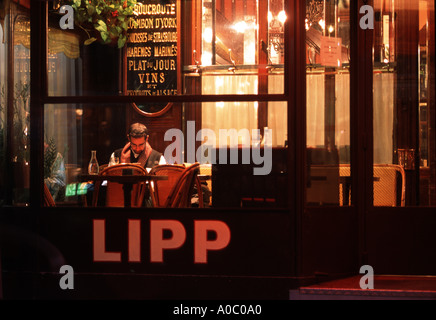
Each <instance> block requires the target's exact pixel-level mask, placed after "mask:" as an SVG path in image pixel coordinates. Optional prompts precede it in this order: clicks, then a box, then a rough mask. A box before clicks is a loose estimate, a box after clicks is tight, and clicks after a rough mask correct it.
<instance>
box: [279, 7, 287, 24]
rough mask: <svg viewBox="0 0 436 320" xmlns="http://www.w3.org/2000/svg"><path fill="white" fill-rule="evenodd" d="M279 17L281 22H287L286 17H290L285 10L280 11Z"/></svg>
mask: <svg viewBox="0 0 436 320" xmlns="http://www.w3.org/2000/svg"><path fill="white" fill-rule="evenodd" d="M277 18H278V19H279V21H280V22H281V23H285V21H286V19H287V18H288V17H287V16H286V12H285V11H284V10H282V11H280V12H279V14H278V15H277Z"/></svg>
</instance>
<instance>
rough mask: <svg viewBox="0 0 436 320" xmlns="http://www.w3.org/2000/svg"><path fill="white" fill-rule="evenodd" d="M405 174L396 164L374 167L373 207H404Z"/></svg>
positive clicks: (376, 165)
mask: <svg viewBox="0 0 436 320" xmlns="http://www.w3.org/2000/svg"><path fill="white" fill-rule="evenodd" d="M405 204H406V173H405V171H404V168H403V167H402V166H400V165H397V164H375V165H374V206H388V207H395V206H401V207H404V206H405Z"/></svg>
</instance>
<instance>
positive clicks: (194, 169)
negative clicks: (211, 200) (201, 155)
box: [166, 162, 200, 208]
mask: <svg viewBox="0 0 436 320" xmlns="http://www.w3.org/2000/svg"><path fill="white" fill-rule="evenodd" d="M199 171H200V164H199V163H198V162H197V163H194V164H192V165H190V166H189V167H187V168H186V169H185V170H184V171H183V173H182V175H181V176H180V178H179V180H178V181H177V184H176V185H175V186H174V188H173V190H172V192H171V194H170V196H169V198H168V199H167V203H166V207H167V208H188V207H191V198H192V193H193V190H194V184H195V183H196V182H197V175H198V173H199ZM199 195H200V194H199Z"/></svg>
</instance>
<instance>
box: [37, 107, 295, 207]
mask: <svg viewBox="0 0 436 320" xmlns="http://www.w3.org/2000/svg"><path fill="white" fill-rule="evenodd" d="M260 105H261V103H260V102H244V101H232V102H225V103H204V104H203V105H202V106H201V112H202V117H201V119H198V120H197V121H199V122H200V123H201V124H200V123H199V124H196V123H195V121H194V120H192V121H187V122H185V123H184V125H183V126H182V127H177V126H175V127H169V126H165V128H163V130H162V126H161V125H160V124H159V123H158V122H155V121H153V119H152V118H147V117H141V118H137V120H135V122H136V121H137V122H140V123H142V124H144V125H146V126H147V128H148V130H149V135H150V136H149V139H148V144H147V147H146V148H152V149H154V150H156V151H157V152H160V153H161V154H162V156H163V158H164V159H165V162H166V163H168V164H186V163H194V162H199V163H200V164H201V166H200V175H201V188H202V195H203V198H202V199H203V201H204V205H205V207H237V208H241V207H247V206H248V207H270V208H273V207H274V208H283V207H287V199H288V197H287V160H286V159H287V141H286V139H287V121H286V117H285V118H283V116H282V115H283V114H286V112H285V110H286V103H285V102H274V103H270V104H267V105H266V107H259V106H260ZM132 108H133V107H132V106H130V105H116V104H105V105H90V104H83V105H74V104H57V105H45V112H44V117H45V118H44V121H45V132H44V137H45V146H46V148H45V153H44V178H45V184H46V185H47V187H48V189H49V191H50V194H51V197H52V198H53V199H54V201H55V203H56V204H57V205H58V206H62V205H68V206H71V205H73V206H86V205H87V206H91V205H93V201H94V195H95V194H96V192H97V191H96V185H95V183H93V182H90V181H89V178H83V176H82V175H83V174H86V173H88V165H89V162H90V160H91V154H92V151H93V150H95V151H96V158H97V162H98V164H99V167H100V168H102V167H105V166H110V165H112V164H113V162H112V153H115V154H116V152H115V151H116V150H117V149H118V150H119V149H121V148H123V147H124V146H125V145H126V143H127V141H128V140H127V138H126V133H127V131H128V127H129V125H130V123H129V124H127V123H126V117H127V116H126V114H128V113H129V109H132ZM192 108H195V104H185V105H184V109H186V110H189V109H192ZM181 109H182V106H181V105H176V104H175V105H173V106H172V107H171V108H170V110H169V111H168V116H170V115H171V112H173V111H174V112H178V110H179V111H180V110H181ZM250 110H251V111H250ZM249 113H250V115H249ZM279 115H280V116H279ZM167 119H168V118H167ZM225 119H227V120H229V119H234V121H233V122H231V121H224V122H223V120H225ZM259 119H264V120H263V121H260V120H259ZM259 127H261V129H259ZM185 138H186V140H185ZM185 141H186V144H185ZM131 143H132V141H131ZM135 143H136V144H139V142H136V141H135ZM146 148H145V149H146ZM132 150H133V149H132ZM159 163H160V162H159ZM155 165H156V163H154V164H153V165H150V166H148V165H146V166H147V167H148V168H151V167H154V166H155ZM105 190H106V189H105V188H104V186H103V187H101V188H100V189H99V191H98V192H99V196H98V198H96V202H95V203H94V204H97V205H99V206H105V205H108V204H107V203H106V201H107V199H108V197H106V194H105V193H104V192H105ZM149 196H150V194H149ZM191 203H192V206H193V207H196V206H198V205H199V198H198V193H197V194H196V193H195V192H194V196H193V197H192V202H191ZM143 205H144V206H145V205H151V204H150V203H144V204H143Z"/></svg>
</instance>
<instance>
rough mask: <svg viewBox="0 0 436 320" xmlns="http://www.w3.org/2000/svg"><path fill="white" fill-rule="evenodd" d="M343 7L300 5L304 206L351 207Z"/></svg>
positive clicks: (338, 4) (346, 20) (347, 14)
mask: <svg viewBox="0 0 436 320" xmlns="http://www.w3.org/2000/svg"><path fill="white" fill-rule="evenodd" d="M349 18H350V9H349V2H348V1H339V2H326V1H313V0H311V1H306V49H307V50H306V53H307V58H306V63H307V65H306V66H307V68H306V69H307V73H306V86H307V92H306V97H307V98H306V113H307V120H306V121H307V123H306V125H307V140H306V144H307V167H306V169H307V178H306V179H307V185H306V194H307V198H306V202H307V204H308V205H317V206H319V205H341V206H347V205H350V204H351V201H350V200H351V189H350V186H351V176H350V174H351V171H350V73H349V70H348V65H349V58H348V52H349V46H350V42H349V30H350V24H349Z"/></svg>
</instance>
